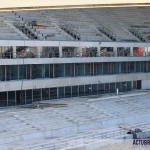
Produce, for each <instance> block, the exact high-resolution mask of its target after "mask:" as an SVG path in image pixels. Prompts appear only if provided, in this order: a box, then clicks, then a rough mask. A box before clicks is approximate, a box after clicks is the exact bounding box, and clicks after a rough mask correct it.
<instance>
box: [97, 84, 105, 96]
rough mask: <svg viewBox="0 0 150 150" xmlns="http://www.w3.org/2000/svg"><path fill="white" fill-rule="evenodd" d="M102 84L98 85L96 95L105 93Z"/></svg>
mask: <svg viewBox="0 0 150 150" xmlns="http://www.w3.org/2000/svg"><path fill="white" fill-rule="evenodd" d="M104 87H105V86H104V84H102V83H101V84H98V94H104V91H105V89H104Z"/></svg>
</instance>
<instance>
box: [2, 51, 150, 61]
mask: <svg viewBox="0 0 150 150" xmlns="http://www.w3.org/2000/svg"><path fill="white" fill-rule="evenodd" d="M146 56H150V53H147V54H146V55H139V54H137V53H136V52H134V53H133V56H131V55H130V53H127V52H122V51H121V52H117V53H115V52H108V51H101V52H100V53H97V52H92V51H90V52H62V53H59V52H36V53H35V52H25V51H21V52H17V53H13V52H1V53H0V59H16V58H58V57H59V58H68V57H146Z"/></svg>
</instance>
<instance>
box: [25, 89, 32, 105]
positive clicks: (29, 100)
mask: <svg viewBox="0 0 150 150" xmlns="http://www.w3.org/2000/svg"><path fill="white" fill-rule="evenodd" d="M30 103H32V90H26V104H30Z"/></svg>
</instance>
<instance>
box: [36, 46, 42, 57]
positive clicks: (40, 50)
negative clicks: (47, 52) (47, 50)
mask: <svg viewBox="0 0 150 150" xmlns="http://www.w3.org/2000/svg"><path fill="white" fill-rule="evenodd" d="M42 51H43V48H42V46H38V47H37V58H40V57H41V56H42Z"/></svg>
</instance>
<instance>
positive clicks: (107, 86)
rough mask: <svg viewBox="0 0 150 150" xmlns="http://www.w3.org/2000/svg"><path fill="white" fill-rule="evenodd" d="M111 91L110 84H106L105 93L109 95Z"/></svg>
mask: <svg viewBox="0 0 150 150" xmlns="http://www.w3.org/2000/svg"><path fill="white" fill-rule="evenodd" d="M109 92H110V89H109V83H105V93H109Z"/></svg>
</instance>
